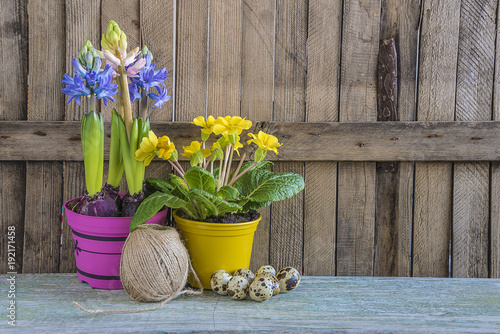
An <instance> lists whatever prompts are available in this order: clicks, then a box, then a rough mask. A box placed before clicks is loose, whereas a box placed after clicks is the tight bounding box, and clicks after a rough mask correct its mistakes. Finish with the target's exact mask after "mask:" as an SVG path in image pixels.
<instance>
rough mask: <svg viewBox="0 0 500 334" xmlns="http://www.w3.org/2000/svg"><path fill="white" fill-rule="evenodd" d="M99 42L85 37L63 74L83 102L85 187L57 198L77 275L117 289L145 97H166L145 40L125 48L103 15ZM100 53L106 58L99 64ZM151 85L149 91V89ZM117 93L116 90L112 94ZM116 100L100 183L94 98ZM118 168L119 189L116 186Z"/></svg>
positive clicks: (139, 192)
mask: <svg viewBox="0 0 500 334" xmlns="http://www.w3.org/2000/svg"><path fill="white" fill-rule="evenodd" d="M101 45H102V48H103V50H102V51H98V50H96V49H95V48H94V47H93V46H92V44H91V43H90V41H87V42H86V43H85V44H84V46H83V47H82V49H81V50H80V51H79V54H78V56H77V57H76V58H74V59H73V61H72V64H73V67H74V72H75V73H74V76H73V77H72V76H70V75H68V74H64V79H63V81H62V84H63V85H66V87H64V88H63V89H62V92H63V93H65V94H66V95H68V96H69V98H68V103H69V102H71V101H72V100H75V101H76V103H77V104H78V105H80V103H81V101H80V98H81V97H83V98H84V100H85V101H86V103H87V111H86V112H84V114H83V116H82V121H81V139H82V150H83V160H84V166H85V183H86V192H85V194H84V195H83V196H81V197H78V198H74V199H71V200H69V201H67V202H66V203H65V204H64V208H65V212H66V217H67V221H68V224H69V225H70V226H71V228H72V230H73V243H74V249H75V258H76V266H77V271H78V277H79V279H80V281H82V282H84V281H85V282H88V283H89V285H90V286H92V287H96V288H105V289H121V288H122V284H121V282H120V277H119V267H120V256H121V249H122V247H123V244H124V242H125V239H126V238H127V236H128V233H129V232H128V231H129V226H130V222H131V220H132V216H133V215H134V213H135V210H136V209H137V207H138V206H139V204H140V202H141V201H142V200H143V198H144V192H143V181H144V170H145V164H144V163H142V162H138V161H136V160H135V151H136V150H137V147H138V145H139V144H140V143H141V141H142V138H143V137H144V136H147V135H148V132H149V128H150V123H149V118H148V117H147V99H148V98H150V99H153V100H154V101H155V104H154V108H153V109H156V108H160V107H162V106H163V104H164V103H165V102H166V101H168V99H169V98H170V96H169V95H167V91H166V89H165V87H164V85H163V82H164V81H165V80H166V79H167V78H168V75H167V70H166V69H165V68H162V69H159V70H155V65H154V64H153V63H152V59H153V56H152V54H151V52H150V51H149V50H148V49H147V47H145V46H144V47H143V48H142V49H141V50H139V48H135V49H133V50H132V51H130V52H128V53H127V38H126V35H125V33H124V32H123V31H122V30H121V29H120V28H119V26H118V25H117V24H116V23H115V22H114V21H110V23H109V25H108V28H107V31H106V33H105V34H103V36H102V40H101ZM101 59H105V60H106V63H107V64H106V66H105V67H104V69H101V67H102V61H101ZM152 88H155V90H156V93H155V92H149V91H150V90H151V89H152ZM117 94H118V95H117ZM115 98H116V100H117V101H116V102H117V107H118V111H116V110H115V109H113V111H112V121H111V140H110V150H109V152H110V154H109V171H108V176H107V184H105V185H104V186H103V164H104V125H103V118H102V114H101V113H100V112H97V111H96V100H98V99H102V100H103V102H104V104H105V105H107V104H108V100H111V101H113V102H115ZM136 99H137V100H139V99H140V100H141V103H140V106H141V108H140V110H141V113H140V114H141V116H140V117H134V115H133V114H132V107H131V106H132V102H133V101H134V100H136ZM124 172H125V176H126V180H127V188H128V193H127V194H119V192H118V187H119V185H120V181H121V179H122V177H123V174H124ZM165 217H166V211H165V210H163V211H160V212H158V213H157V214H156V215H155V216H154V217H151V220H150V221H149V223H157V224H163V222H164V221H165Z"/></svg>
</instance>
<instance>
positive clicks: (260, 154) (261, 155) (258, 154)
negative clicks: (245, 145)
mask: <svg viewBox="0 0 500 334" xmlns="http://www.w3.org/2000/svg"><path fill="white" fill-rule="evenodd" d="M266 155H267V151H266V150H263V149H261V148H260V147H259V148H258V149H257V151H255V159H254V160H255V161H256V162H261V161H262V160H264V159H265V158H266Z"/></svg>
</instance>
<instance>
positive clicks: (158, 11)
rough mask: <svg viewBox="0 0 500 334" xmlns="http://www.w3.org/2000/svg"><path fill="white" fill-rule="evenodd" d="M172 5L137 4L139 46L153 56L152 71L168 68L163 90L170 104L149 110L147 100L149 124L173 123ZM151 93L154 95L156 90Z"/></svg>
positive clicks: (164, 1) (151, 0) (155, 0)
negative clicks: (139, 30)
mask: <svg viewBox="0 0 500 334" xmlns="http://www.w3.org/2000/svg"><path fill="white" fill-rule="evenodd" d="M174 3H175V1H174V0H161V1H160V0H141V2H140V9H139V14H140V25H141V46H143V45H146V46H147V47H148V49H149V50H150V51H151V52H152V53H153V62H154V63H155V69H160V68H163V67H165V68H166V69H167V72H168V76H169V77H168V79H167V80H166V81H165V88H166V89H167V92H168V94H169V95H170V96H171V98H170V101H168V102H167V103H166V104H165V105H164V106H163V107H162V108H161V109H155V110H151V108H152V107H153V103H152V102H151V101H149V110H148V115H149V117H150V119H151V122H152V123H154V122H157V121H172V120H173V118H172V116H173V113H174V98H175V91H174V84H175V67H174V65H175V62H174V59H175V51H174V50H175V46H174V43H175V37H176V36H175V29H176V27H175V22H176V20H175V19H176V18H175V16H176V13H175V11H174V6H175V4H174ZM159 27H161V29H159ZM152 92H156V89H153V90H152Z"/></svg>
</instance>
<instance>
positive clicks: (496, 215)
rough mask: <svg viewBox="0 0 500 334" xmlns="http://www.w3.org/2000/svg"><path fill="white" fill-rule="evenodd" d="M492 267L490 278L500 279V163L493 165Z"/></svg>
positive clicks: (491, 209) (491, 208)
mask: <svg viewBox="0 0 500 334" xmlns="http://www.w3.org/2000/svg"><path fill="white" fill-rule="evenodd" d="M490 196H491V207H490V212H491V228H490V236H491V246H490V257H491V263H490V264H491V266H490V269H489V272H490V274H489V276H490V277H493V278H500V163H499V162H493V163H491V195H490Z"/></svg>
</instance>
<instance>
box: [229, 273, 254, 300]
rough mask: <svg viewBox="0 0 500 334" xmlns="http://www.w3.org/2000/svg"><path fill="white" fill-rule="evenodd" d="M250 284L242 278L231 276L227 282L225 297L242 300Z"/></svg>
mask: <svg viewBox="0 0 500 334" xmlns="http://www.w3.org/2000/svg"><path fill="white" fill-rule="evenodd" d="M249 288H250V283H249V282H248V280H247V278H246V277H244V276H233V277H232V278H231V279H230V280H229V282H227V295H228V296H229V297H231V298H232V299H235V300H242V299H245V297H246V296H247V294H248V290H249Z"/></svg>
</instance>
